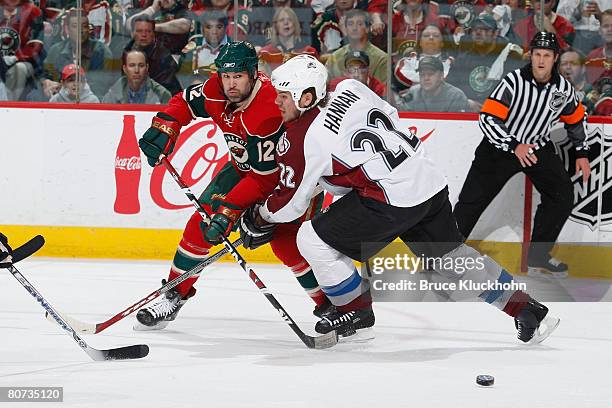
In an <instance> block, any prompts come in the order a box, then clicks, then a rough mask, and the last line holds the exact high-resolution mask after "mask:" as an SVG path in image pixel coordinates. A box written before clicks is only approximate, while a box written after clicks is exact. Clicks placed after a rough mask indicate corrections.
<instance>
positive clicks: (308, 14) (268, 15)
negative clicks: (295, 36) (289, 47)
mask: <svg viewBox="0 0 612 408" xmlns="http://www.w3.org/2000/svg"><path fill="white" fill-rule="evenodd" d="M283 8H286V9H291V10H292V11H293V12H294V13H295V14H296V15H297V18H298V22H299V25H298V33H299V35H300V37H302V40H305V41H308V43H310V23H311V22H312V21H313V19H314V10H313V9H312V8H311V7H309V6H308V4H307V2H306V1H303V0H271V1H269V0H263V1H261V0H255V1H253V7H252V8H251V18H250V20H249V23H250V24H249V31H248V39H249V42H250V43H251V44H253V45H255V48H258V47H263V46H265V45H266V44H267V43H268V41H269V40H270V38H271V36H272V29H273V27H272V26H271V24H270V23H271V21H272V20H273V18H274V15H275V14H276V13H277V12H278V10H280V9H283ZM303 30H304V31H303Z"/></svg>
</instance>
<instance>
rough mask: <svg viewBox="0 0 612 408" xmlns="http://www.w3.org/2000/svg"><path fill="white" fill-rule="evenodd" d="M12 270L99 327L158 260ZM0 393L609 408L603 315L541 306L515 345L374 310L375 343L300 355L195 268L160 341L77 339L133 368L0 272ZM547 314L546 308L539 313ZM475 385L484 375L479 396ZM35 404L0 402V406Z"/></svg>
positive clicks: (245, 281)
mask: <svg viewBox="0 0 612 408" xmlns="http://www.w3.org/2000/svg"><path fill="white" fill-rule="evenodd" d="M254 266H255V268H254V269H255V270H256V272H257V273H258V274H259V275H260V277H261V278H262V280H263V281H264V282H265V283H266V284H267V286H268V287H269V288H270V290H271V291H272V292H273V293H274V294H275V296H276V297H277V298H278V300H279V301H280V302H281V303H282V304H283V305H284V306H285V308H286V309H287V311H288V312H289V313H290V314H291V315H292V317H293V318H294V319H295V320H296V322H297V323H298V324H299V325H300V326H301V327H302V328H303V329H304V330H305V331H307V332H309V333H313V331H312V327H313V324H314V322H315V318H314V317H313V316H312V315H311V310H312V306H313V305H312V304H311V301H310V300H309V299H308V298H307V296H306V295H305V294H304V292H303V291H302V289H301V288H300V287H299V286H298V284H297V282H296V281H295V279H294V278H293V277H292V276H291V273H290V272H289V271H288V270H285V269H284V268H282V267H279V266H270V265H254ZM18 268H19V270H20V271H21V272H22V273H23V274H24V275H25V276H26V278H27V279H28V280H30V282H31V283H32V284H33V285H34V286H35V287H36V288H37V289H38V290H39V291H40V292H41V293H42V294H43V295H44V296H45V297H46V298H47V300H48V301H49V302H50V303H51V304H52V305H53V306H54V307H56V308H57V309H59V310H60V311H64V312H66V313H69V314H71V315H72V316H74V317H76V318H78V319H80V320H83V321H86V322H92V323H95V322H100V321H103V320H106V319H107V318H109V317H111V316H112V315H114V314H115V313H117V312H119V311H120V310H122V309H123V308H125V307H127V306H128V305H130V304H131V303H133V302H135V301H137V300H138V299H139V298H141V297H143V296H145V295H146V294H148V293H149V292H151V291H152V290H154V289H156V288H157V287H159V286H160V280H161V279H162V278H165V277H166V274H167V269H168V264H167V263H165V262H142V261H138V262H123V261H121V262H119V261H96V262H93V261H79V260H45V259H34V260H27V261H24V262H22V263H20V264H18ZM0 287H2V288H3V291H2V297H0V345H1V347H0V386H63V387H64V402H63V403H50V404H46V405H44V406H61V407H105V408H107V407H111V406H112V407H126V408H137V407H147V408H151V407H181V408H182V407H185V408H188V407H201V408H204V407H206V408H207V407H283V408H289V407H309V408H311V407H323V408H326V407H334V408H336V407H381V408H382V407H411V408H412V407H414V408H417V407H445V408H448V407H516V406H525V407H538V408H539V407H551V408H562V407H580V408H585V407H610V406H611V404H612V391H610V367H611V366H612V325H611V324H610V316H611V312H612V303H555V304H552V307H551V311H552V313H554V314H556V315H558V316H560V317H561V325H560V326H559V328H558V329H557V331H556V332H555V333H554V334H553V335H552V337H550V338H549V339H548V340H547V341H546V342H545V343H543V344H542V345H540V346H535V347H529V346H524V345H521V344H519V343H518V341H517V340H515V336H516V333H515V330H514V323H513V321H512V319H511V318H509V317H508V316H506V315H505V314H503V313H501V312H499V311H498V310H496V309H494V308H492V307H490V306H488V305H486V304H482V303H379V304H375V312H376V319H377V324H376V334H377V338H376V339H375V340H373V341H372V342H370V343H367V344H339V345H338V346H336V347H334V348H332V349H329V350H309V349H307V348H305V347H304V346H303V344H302V343H301V342H300V341H299V340H298V339H297V337H295V335H294V334H293V332H292V331H291V330H290V329H289V327H288V326H287V325H286V324H285V323H284V322H283V321H282V320H281V319H280V317H279V316H278V315H277V313H276V311H275V310H274V309H273V308H272V307H271V306H270V304H269V303H268V302H267V301H266V299H264V297H263V296H262V295H261V294H260V293H258V290H257V288H256V287H255V286H254V285H253V283H252V282H251V281H250V279H249V278H248V277H247V276H246V275H245V274H244V272H242V270H240V269H239V268H238V267H237V266H236V265H234V264H232V263H223V264H216V265H213V266H211V267H209V268H208V269H207V270H206V271H205V272H204V273H203V276H202V278H201V279H200V280H199V281H198V282H197V284H196V287H197V289H198V294H197V295H196V297H194V298H193V299H192V300H190V301H189V302H188V303H187V304H186V306H185V307H184V308H183V309H182V310H181V313H180V315H179V317H178V319H177V320H176V321H175V322H173V323H171V324H170V326H169V327H168V328H167V329H166V330H163V331H158V332H135V331H133V330H132V324H133V322H134V315H132V316H129V317H127V318H125V319H124V320H123V321H121V322H119V323H117V324H116V325H114V326H112V327H110V328H108V329H107V330H105V331H104V332H102V333H100V334H97V335H94V336H86V337H85V339H86V341H88V343H89V344H90V345H91V346H93V347H96V348H108V347H118V346H124V345H129V344H138V343H145V344H148V345H149V346H150V348H151V353H150V354H149V356H148V357H147V358H145V359H143V360H137V361H114V362H93V361H91V360H89V358H88V357H87V355H86V354H85V353H83V352H82V351H81V350H80V349H79V348H78V346H77V345H76V343H75V342H74V341H73V340H72V339H71V338H70V337H69V336H68V335H66V334H65V332H63V331H61V329H59V328H58V327H55V326H54V325H53V324H51V323H49V322H48V321H47V320H46V319H45V318H44V310H43V309H42V308H41V307H40V306H39V305H38V304H37V303H36V302H35V301H34V299H33V298H32V297H31V296H30V295H29V294H28V293H27V292H26V291H25V290H24V289H23V288H22V287H21V285H20V284H19V283H18V282H17V281H16V280H15V279H14V278H13V277H12V276H10V274H9V273H8V272H6V271H2V270H0ZM549 306H551V305H549ZM478 374H490V375H493V376H495V386H494V387H492V388H490V389H487V388H482V387H478V386H477V385H476V383H475V379H476V376H477V375H478ZM10 406H16V407H20V408H21V407H28V406H33V407H40V406H41V405H40V404H38V403H13V404H11V403H0V408H4V407H10Z"/></svg>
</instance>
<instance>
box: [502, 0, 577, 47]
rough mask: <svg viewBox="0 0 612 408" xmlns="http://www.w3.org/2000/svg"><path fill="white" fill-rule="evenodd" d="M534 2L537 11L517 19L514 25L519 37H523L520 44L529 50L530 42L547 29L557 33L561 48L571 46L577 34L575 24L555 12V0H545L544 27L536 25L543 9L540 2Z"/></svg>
mask: <svg viewBox="0 0 612 408" xmlns="http://www.w3.org/2000/svg"><path fill="white" fill-rule="evenodd" d="M533 4H534V5H535V13H534V14H532V15H530V16H528V17H526V18H524V19H523V20H520V21H517V22H516V25H515V26H514V32H515V33H516V35H517V37H519V38H520V39H521V41H522V43H521V44H520V45H521V46H522V47H523V49H524V50H527V49H528V48H529V42H530V41H531V39H532V38H533V36H534V35H535V34H536V33H537V32H539V31H547V32H549V33H554V34H556V35H557V38H558V39H559V45H560V46H561V49H564V48H567V47H569V46H571V45H572V44H573V41H574V36H575V34H576V33H575V30H574V26H572V23H570V22H569V20H568V19H566V18H565V17H563V16H561V15H559V14H557V13H555V12H553V9H554V7H555V0H544V20H543V25H542V27H538V26H537V25H536V16H537V15H539V14H540V13H541V10H542V8H541V6H540V2H539V1H534V2H533Z"/></svg>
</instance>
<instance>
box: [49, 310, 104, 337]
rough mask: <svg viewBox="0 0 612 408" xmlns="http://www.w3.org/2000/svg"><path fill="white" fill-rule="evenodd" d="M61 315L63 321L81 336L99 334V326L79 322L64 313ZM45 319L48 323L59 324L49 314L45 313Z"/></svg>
mask: <svg viewBox="0 0 612 408" xmlns="http://www.w3.org/2000/svg"><path fill="white" fill-rule="evenodd" d="M59 314H60V316H62V319H64V320H65V321H66V323H68V324H69V325H70V326H72V328H73V329H74V331H75V332H77V333H79V334H97V333H98V328H97V326H95V325H93V324H91V323H85V322H82V321H80V320H77V319H75V318H72V317H70V316H67V315H65V314H63V313H59ZM45 318H46V319H47V320H48V321H50V322H51V323H53V324H57V322H56V321H55V319H54V318H53V316H51V315H50V314H49V312H45Z"/></svg>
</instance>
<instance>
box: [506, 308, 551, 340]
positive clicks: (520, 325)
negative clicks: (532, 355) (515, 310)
mask: <svg viewBox="0 0 612 408" xmlns="http://www.w3.org/2000/svg"><path fill="white" fill-rule="evenodd" d="M559 322H560V319H559V318H558V317H553V316H549V315H548V308H547V307H546V306H544V305H543V304H541V303H539V302H537V301H536V300H533V299H530V300H529V303H527V304H526V305H525V306H524V307H523V309H521V311H520V312H519V314H518V315H516V317H515V318H514V326H515V327H516V328H517V330H518V336H517V337H518V339H519V340H520V341H522V342H524V343H529V344H537V343H541V342H542V341H544V339H546V338H547V337H548V336H550V334H551V333H552V332H553V331H554V330H555V329H556V328H557V326H558V325H559Z"/></svg>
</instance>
